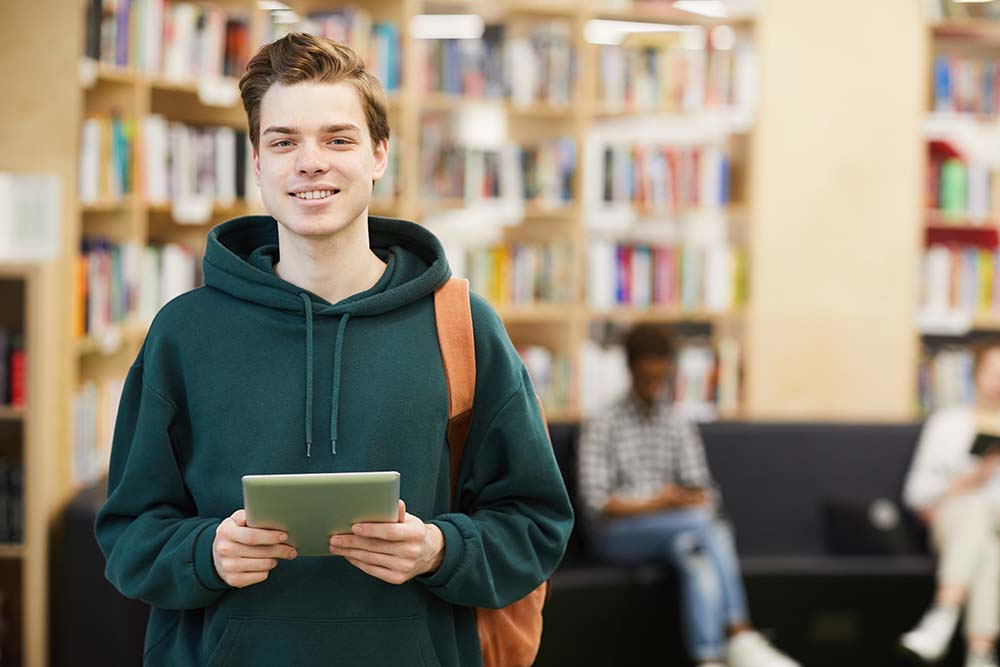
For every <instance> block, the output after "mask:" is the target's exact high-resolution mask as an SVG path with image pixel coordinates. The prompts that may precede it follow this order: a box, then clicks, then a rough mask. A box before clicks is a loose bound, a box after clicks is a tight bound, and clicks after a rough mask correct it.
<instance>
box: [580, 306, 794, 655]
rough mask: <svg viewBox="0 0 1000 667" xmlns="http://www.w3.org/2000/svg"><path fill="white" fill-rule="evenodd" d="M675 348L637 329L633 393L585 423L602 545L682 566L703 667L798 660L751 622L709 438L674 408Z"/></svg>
mask: <svg viewBox="0 0 1000 667" xmlns="http://www.w3.org/2000/svg"><path fill="white" fill-rule="evenodd" d="M673 352H674V349H673V343H672V340H671V336H670V334H669V333H668V331H666V330H665V329H664V328H662V327H660V326H657V325H653V324H640V325H636V326H635V327H634V328H632V329H631V330H630V331H629V332H628V334H627V335H626V337H625V354H626V358H627V361H628V366H629V372H630V374H631V380H632V387H631V390H630V391H629V392H628V393H627V394H626V395H625V396H623V397H622V398H621V399H620V400H619V401H618V402H617V403H615V404H614V405H612V406H611V407H610V408H609V409H608V410H607V411H605V412H604V413H603V414H600V415H598V416H596V417H594V418H592V419H590V420H588V421H587V423H586V424H585V425H584V428H583V433H582V435H581V441H580V454H579V467H580V469H579V480H580V493H581V496H582V498H583V501H584V505H585V512H586V517H585V519H586V520H587V521H588V522H589V528H590V533H591V536H592V543H593V549H594V551H595V552H596V555H597V556H598V557H600V558H602V559H603V560H606V561H609V562H612V563H620V564H630V565H634V564H640V563H657V564H660V563H662V564H667V565H671V566H673V567H676V568H677V570H678V571H679V573H680V578H681V589H682V591H681V593H682V598H681V606H682V613H683V618H684V637H685V644H686V647H687V650H688V653H689V654H690V656H691V657H692V659H694V660H695V661H697V663H698V664H699V665H702V666H705V667H707V666H711V667H717V666H721V665H724V664H728V665H729V666H730V667H798V663H797V662H795V661H794V660H792V659H791V658H789V657H788V656H786V655H785V654H783V653H781V652H780V651H778V650H776V649H775V648H774V647H772V646H771V645H770V644H769V643H768V642H767V641H766V640H765V639H764V638H763V637H762V636H761V635H760V633H758V632H756V631H755V630H754V629H753V627H752V626H751V625H750V617H749V610H748V608H747V601H746V593H745V591H744V588H743V582H742V579H741V574H740V569H739V562H738V560H737V557H736V553H735V548H734V543H733V536H732V532H731V530H730V529H729V527H728V525H727V524H726V523H725V522H723V521H722V520H721V518H720V516H719V512H718V509H719V506H720V502H719V495H718V494H717V493H716V492H715V490H714V485H713V482H712V477H711V474H710V472H709V470H708V466H707V464H706V461H705V452H704V447H703V445H702V443H701V438H700V436H699V435H698V431H697V429H696V428H695V427H694V425H692V424H690V423H689V422H688V421H687V420H685V419H684V418H683V417H681V416H680V415H678V414H677V413H676V412H674V411H673V410H672V409H671V406H670V397H669V395H668V391H667V382H668V378H669V377H670V368H671V364H672V359H673ZM724 661H725V662H724Z"/></svg>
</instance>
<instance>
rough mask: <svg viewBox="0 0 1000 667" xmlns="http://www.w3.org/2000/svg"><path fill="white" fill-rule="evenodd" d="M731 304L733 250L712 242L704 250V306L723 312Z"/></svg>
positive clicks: (713, 310)
mask: <svg viewBox="0 0 1000 667" xmlns="http://www.w3.org/2000/svg"><path fill="white" fill-rule="evenodd" d="M732 305H733V251H732V248H730V247H728V246H725V245H722V244H713V245H711V246H709V247H708V248H707V249H706V251H705V308H706V309H708V310H710V311H712V312H724V311H726V310H728V309H730V308H732Z"/></svg>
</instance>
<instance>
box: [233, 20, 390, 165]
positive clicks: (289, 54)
mask: <svg viewBox="0 0 1000 667" xmlns="http://www.w3.org/2000/svg"><path fill="white" fill-rule="evenodd" d="M314 81H315V82H320V83H340V82H342V81H344V82H347V83H350V84H351V85H353V86H354V89H355V90H357V91H358V96H359V97H360V98H361V107H362V109H364V112H365V120H366V121H367V123H368V133H369V134H370V135H371V138H372V144H373V145H377V144H378V143H379V142H380V141H382V140H383V139H388V138H389V118H388V113H387V111H386V107H387V103H386V98H385V90H384V89H383V88H382V84H381V83H380V82H379V80H378V78H377V77H376V76H375V75H373V74H372V73H370V72H368V71H367V70H366V69H365V64H364V61H363V60H362V59H361V57H360V56H358V54H357V52H355V51H354V49H352V48H351V47H349V46H347V45H346V44H342V43H341V42H337V41H334V40H332V39H327V38H326V37H316V36H315V35H310V34H308V33H304V32H292V33H289V34H287V35H285V36H284V37H282V38H281V39H278V40H275V41H273V42H271V43H270V44H265V45H264V46H262V47H261V48H260V50H258V51H257V53H256V54H255V55H254V57H253V58H252V59H251V60H250V62H249V64H247V71H246V73H245V74H243V78H241V79H240V96H241V97H242V98H243V108H244V109H245V110H246V112H247V123H248V125H249V128H250V142H251V143H252V144H253V147H254V149H255V150H260V147H259V142H260V101H261V100H262V99H263V98H264V94H265V93H266V92H267V91H268V89H270V87H271V86H272V85H273V84H275V83H281V84H284V85H291V84H294V83H307V82H314Z"/></svg>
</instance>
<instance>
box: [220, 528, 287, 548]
mask: <svg viewBox="0 0 1000 667" xmlns="http://www.w3.org/2000/svg"><path fill="white" fill-rule="evenodd" d="M230 538H231V539H232V540H233V541H234V542H239V543H240V544H249V545H265V544H281V543H282V542H284V541H285V540H287V539H288V535H286V534H285V533H283V532H282V531H280V530H266V529H264V528H250V527H248V526H237V527H236V528H235V529H234V530H233V531H232V532H231V533H230Z"/></svg>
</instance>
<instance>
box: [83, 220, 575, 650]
mask: <svg viewBox="0 0 1000 667" xmlns="http://www.w3.org/2000/svg"><path fill="white" fill-rule="evenodd" d="M369 228H370V237H371V245H372V248H373V250H374V251H375V252H376V253H377V254H378V255H379V257H380V258H381V259H382V260H383V261H385V262H386V263H387V268H386V270H385V273H384V275H383V276H382V278H381V279H380V280H379V281H378V283H377V284H376V285H375V286H374V287H372V288H371V289H369V290H368V291H366V292H363V293H360V294H356V295H354V296H352V297H349V298H347V299H344V300H343V301H341V302H339V303H336V304H331V303H329V302H328V301H326V300H324V299H322V298H321V297H318V296H316V295H315V294H312V293H310V292H307V291H305V290H303V289H301V288H299V287H296V286H294V285H292V284H290V283H288V282H286V281H284V280H282V279H281V278H279V277H278V276H277V275H276V274H275V273H274V270H273V264H274V262H276V261H277V255H278V246H277V243H278V236H277V223H276V222H275V221H274V219H273V218H271V217H267V216H255V217H246V218H238V219H235V220H231V221H229V222H226V223H224V224H222V225H220V226H218V227H216V228H215V229H213V230H212V231H211V233H210V234H209V237H208V247H207V250H206V254H205V259H204V272H205V287H202V288H199V289H196V290H194V291H192V292H189V293H187V294H184V295H183V296H180V297H178V298H177V299H174V300H173V301H171V302H170V303H168V304H167V305H166V306H164V308H163V309H162V310H161V311H160V312H159V314H158V315H157V317H156V319H155V320H154V322H153V324H152V326H151V327H150V330H149V334H148V335H147V337H146V341H145V343H144V344H143V347H142V349H141V350H140V352H139V355H138V357H137V358H136V360H135V362H134V363H133V365H132V367H131V368H130V369H129V373H128V377H127V380H126V382H125V389H124V393H123V395H122V399H121V405H120V409H119V412H118V421H117V424H116V427H115V434H114V442H113V447H112V453H111V468H110V477H109V481H108V500H107V502H106V504H105V505H104V506H103V507H102V508H101V511H100V513H99V514H98V517H97V522H96V533H97V539H98V542H99V544H100V547H101V550H102V551H103V552H104V555H105V557H106V558H107V570H106V575H107V577H108V580H109V581H111V583H112V584H114V585H115V587H117V588H118V590H120V591H121V592H122V593H123V594H125V595H126V596H128V597H132V598H137V599H140V600H143V601H145V602H146V603H148V604H149V605H150V606H151V607H152V614H151V616H150V620H149V626H148V628H147V632H146V649H145V658H144V663H145V664H146V665H169V666H170V667H177V666H181V665H213V666H215V665H233V666H238V667H246V666H249V665H269V666H270V665H295V666H306V665H338V666H346V665H364V666H366V667H369V666H370V667H380V666H383V665H385V666H386V667H388V666H390V665H391V666H393V667H397V666H398V667H404V666H408V665H423V666H426V665H442V666H445V665H448V666H451V665H461V666H463V667H464V666H467V665H480V664H481V658H480V653H479V650H480V649H479V640H478V635H477V632H476V628H475V617H474V613H473V610H472V607H477V606H478V607H502V606H505V605H507V604H510V603H511V602H513V601H515V600H517V599H519V598H521V597H523V596H524V595H526V594H527V593H528V592H530V591H531V590H532V589H534V588H535V587H536V586H538V585H539V584H540V583H541V582H542V581H544V580H545V579H546V578H547V577H548V576H549V575H550V574H551V573H552V571H553V570H554V569H555V567H556V565H557V564H558V563H559V560H560V558H561V557H562V554H563V550H564V548H565V544H566V540H567V538H568V536H569V532H570V529H571V527H572V522H573V517H572V510H571V509H570V503H569V500H568V498H567V495H566V490H565V487H564V485H563V482H562V478H561V477H560V474H559V470H558V468H557V466H556V463H555V459H554V457H553V454H552V451H551V448H550V446H549V442H548V437H547V434H546V432H545V428H544V424H543V422H542V418H541V415H540V414H539V411H538V407H537V405H536V402H535V396H534V390H533V389H532V386H531V382H530V380H529V378H528V375H527V373H526V372H525V369H524V366H523V365H522V363H521V361H520V359H519V358H518V356H517V353H516V352H515V350H514V348H513V346H512V345H511V343H510V341H509V339H508V338H507V336H506V333H505V332H504V328H503V325H502V323H501V322H500V320H499V319H498V317H497V316H496V314H495V313H494V312H493V310H492V309H491V308H490V307H489V305H487V304H486V302H485V301H483V300H482V299H481V298H479V297H478V296H475V295H473V297H472V317H473V328H474V332H475V347H476V366H477V376H476V377H477V381H476V393H475V404H474V410H473V421H472V428H471V432H470V434H469V438H468V441H467V443H466V449H465V455H464V457H463V461H462V465H461V470H460V472H459V485H458V488H459V493H458V495H457V498H459V503H460V509H461V510H462V513H457V512H454V511H452V508H450V507H449V502H450V501H449V496H450V481H449V467H448V447H447V444H446V438H445V428H446V424H447V413H448V409H447V408H448V393H447V386H446V384H445V378H444V371H443V368H442V363H441V354H440V350H439V348H438V341H437V332H436V327H435V320H434V301H433V292H434V290H435V289H436V288H437V287H438V286H440V285H441V284H442V283H443V282H444V281H445V280H447V279H448V277H449V275H450V270H449V268H448V265H447V262H446V260H445V257H444V252H443V250H442V247H441V245H440V243H439V242H438V240H437V239H436V238H435V237H434V236H433V235H432V234H431V233H430V232H428V231H426V230H425V229H423V228H422V227H420V226H418V225H415V224H413V223H409V222H404V221H400V220H391V219H381V218H374V217H373V218H370V221H369ZM365 470H398V471H399V472H400V474H401V477H400V495H401V497H402V499H403V500H405V501H406V508H407V511H408V512H410V513H411V514H414V515H416V516H418V517H420V518H421V519H423V520H424V521H429V522H433V523H435V524H437V526H438V527H440V529H441V531H442V533H443V535H444V538H445V553H444V559H443V561H442V563H441V566H440V568H439V569H438V570H437V571H436V572H434V573H432V574H429V575H427V576H423V577H417V578H416V579H413V580H411V581H409V582H407V583H406V584H403V585H401V586H396V585H392V584H388V583H385V582H383V581H381V580H379V579H376V578H374V577H371V576H369V575H367V574H365V573H363V572H361V571H360V570H358V569H357V568H355V567H354V566H352V565H351V564H349V563H348V562H347V561H346V560H344V559H343V558H340V557H333V556H330V557H320V558H308V557H301V556H300V557H299V558H297V559H295V560H293V561H279V564H278V567H277V568H275V569H274V570H272V571H271V573H270V576H269V578H268V579H267V580H266V581H264V582H263V583H260V584H256V585H252V586H248V587H246V588H242V589H236V588H230V587H229V586H228V585H227V584H226V583H225V582H224V581H223V580H222V579H221V578H220V577H219V575H218V573H217V572H216V570H215V567H214V565H213V561H212V541H213V539H214V537H215V530H216V527H217V526H218V525H219V523H220V522H221V521H222V519H223V518H225V517H228V516H230V515H231V514H232V513H233V512H234V511H236V510H237V509H239V508H241V507H242V506H243V496H242V486H241V479H240V478H241V476H242V475H245V474H265V473H306V472H346V471H365Z"/></svg>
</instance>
